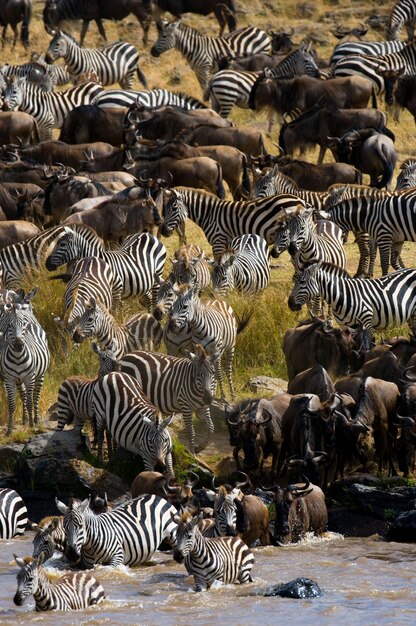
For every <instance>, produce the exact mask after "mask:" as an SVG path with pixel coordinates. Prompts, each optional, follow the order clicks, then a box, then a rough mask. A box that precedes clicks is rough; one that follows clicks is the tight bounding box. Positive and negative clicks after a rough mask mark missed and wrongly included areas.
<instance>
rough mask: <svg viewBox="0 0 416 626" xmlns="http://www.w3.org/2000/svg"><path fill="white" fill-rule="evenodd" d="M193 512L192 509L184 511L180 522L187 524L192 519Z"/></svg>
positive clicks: (180, 516)
mask: <svg viewBox="0 0 416 626" xmlns="http://www.w3.org/2000/svg"><path fill="white" fill-rule="evenodd" d="M192 517H193V516H192V513H191V512H190V511H187V510H185V511H182V512H181V513H180V515H179V523H180V524H187V523H188V522H190V521H191V519H192Z"/></svg>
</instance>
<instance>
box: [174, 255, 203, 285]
mask: <svg viewBox="0 0 416 626" xmlns="http://www.w3.org/2000/svg"><path fill="white" fill-rule="evenodd" d="M204 256H205V255H204V253H203V252H201V254H200V255H198V256H196V257H193V258H188V257H184V258H182V259H171V260H172V267H173V273H174V275H175V278H176V282H177V283H178V285H196V284H197V281H198V275H197V269H196V268H197V265H198V263H200V261H201V260H202V259H203V258H204Z"/></svg>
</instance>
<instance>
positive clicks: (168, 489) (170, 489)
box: [163, 477, 181, 495]
mask: <svg viewBox="0 0 416 626" xmlns="http://www.w3.org/2000/svg"><path fill="white" fill-rule="evenodd" d="M171 479H172V478H171V477H169V478H168V479H167V481H166V483H165V485H164V486H163V491H164V492H165V493H166V494H167V495H169V494H172V493H179V491H180V490H181V486H180V485H171V484H170V481H171Z"/></svg>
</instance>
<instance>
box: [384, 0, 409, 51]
mask: <svg viewBox="0 0 416 626" xmlns="http://www.w3.org/2000/svg"><path fill="white" fill-rule="evenodd" d="M403 26H406V30H407V39H408V41H413V40H414V38H415V26H416V3H415V2H414V0H399V1H398V2H396V4H395V5H394V6H393V8H392V10H391V13H390V19H389V24H388V26H387V38H388V39H393V40H395V39H398V38H399V35H400V31H401V29H402V28H403Z"/></svg>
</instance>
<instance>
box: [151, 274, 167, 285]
mask: <svg viewBox="0 0 416 626" xmlns="http://www.w3.org/2000/svg"><path fill="white" fill-rule="evenodd" d="M153 278H154V280H155V283H156V284H157V285H159V286H160V285H164V283H165V281H164V280H163V278H162V277H161V276H160V274H156V273H155V274H154V275H153Z"/></svg>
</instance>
